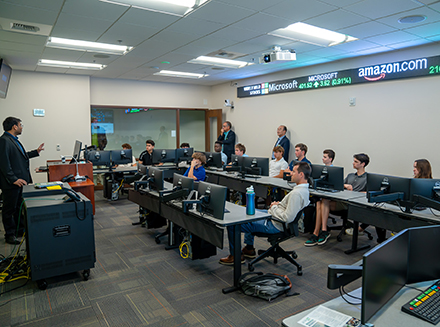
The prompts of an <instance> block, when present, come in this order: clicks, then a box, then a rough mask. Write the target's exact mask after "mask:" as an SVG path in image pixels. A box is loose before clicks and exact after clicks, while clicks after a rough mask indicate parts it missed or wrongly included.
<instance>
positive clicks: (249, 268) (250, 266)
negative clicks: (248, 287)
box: [248, 264, 255, 272]
mask: <svg viewBox="0 0 440 327" xmlns="http://www.w3.org/2000/svg"><path fill="white" fill-rule="evenodd" d="M248 270H249V271H250V272H252V271H254V270H255V267H254V266H252V265H251V264H248Z"/></svg>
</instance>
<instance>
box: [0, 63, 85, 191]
mask: <svg viewBox="0 0 440 327" xmlns="http://www.w3.org/2000/svg"><path fill="white" fill-rule="evenodd" d="M34 108H39V109H45V110H46V116H45V117H34V116H33V109H34ZM8 116H15V117H18V118H20V119H21V120H22V121H23V124H24V128H23V134H22V135H21V136H20V141H21V142H22V143H23V145H24V146H25V148H26V150H28V151H29V150H33V149H36V148H37V147H38V146H39V145H40V144H41V143H43V142H44V143H45V150H44V151H43V152H41V155H40V157H37V158H34V159H32V160H31V169H32V170H34V169H35V168H36V167H38V166H42V165H45V164H46V160H47V159H59V158H60V155H72V153H73V146H74V142H75V140H76V139H78V140H81V141H82V142H83V143H86V142H87V143H88V144H90V85H89V77H88V76H77V75H62V74H47V73H35V72H24V71H13V73H12V77H11V82H10V84H9V90H8V94H7V97H6V99H0V120H1V121H2V122H3V120H4V119H5V118H6V117H8ZM57 144H59V145H60V147H61V151H56V145H57ZM32 176H33V179H34V182H43V181H46V174H44V173H43V174H36V173H33V175H32Z"/></svg>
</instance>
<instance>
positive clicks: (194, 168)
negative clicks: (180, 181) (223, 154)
mask: <svg viewBox="0 0 440 327" xmlns="http://www.w3.org/2000/svg"><path fill="white" fill-rule="evenodd" d="M192 158H193V160H192V161H191V166H190V167H188V169H187V170H186V172H185V174H183V176H187V177H190V178H192V179H194V180H195V181H204V180H205V179H206V172H205V168H204V167H203V165H204V164H206V157H205V155H204V154H203V153H200V152H194V153H193V155H192Z"/></svg>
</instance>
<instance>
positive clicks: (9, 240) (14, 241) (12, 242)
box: [5, 235, 20, 245]
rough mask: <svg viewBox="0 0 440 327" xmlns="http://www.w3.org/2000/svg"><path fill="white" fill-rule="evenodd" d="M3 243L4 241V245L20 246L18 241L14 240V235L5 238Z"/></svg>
mask: <svg viewBox="0 0 440 327" xmlns="http://www.w3.org/2000/svg"><path fill="white" fill-rule="evenodd" d="M5 241H6V243H8V244H12V245H16V244H20V240H19V239H18V238H16V237H15V235H8V236H5Z"/></svg>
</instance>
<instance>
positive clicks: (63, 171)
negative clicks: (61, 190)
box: [47, 160, 95, 215]
mask: <svg viewBox="0 0 440 327" xmlns="http://www.w3.org/2000/svg"><path fill="white" fill-rule="evenodd" d="M47 168H48V169H49V170H48V172H47V181H48V182H55V181H60V180H61V179H62V178H63V177H66V176H67V175H73V176H76V164H74V163H72V164H69V163H63V162H61V161H60V160H47ZM78 172H79V174H80V175H81V176H88V177H89V178H87V180H85V181H83V182H75V181H73V182H69V185H70V186H71V187H72V189H74V190H75V191H77V192H81V193H82V194H84V195H85V196H86V197H87V198H88V199H89V200H90V202H91V203H92V206H93V215H94V214H95V184H94V183H93V165H92V163H91V162H88V163H79V164H78Z"/></svg>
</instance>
